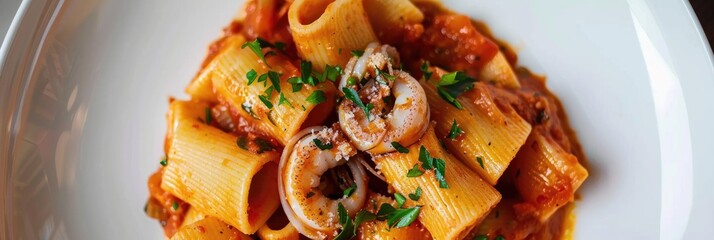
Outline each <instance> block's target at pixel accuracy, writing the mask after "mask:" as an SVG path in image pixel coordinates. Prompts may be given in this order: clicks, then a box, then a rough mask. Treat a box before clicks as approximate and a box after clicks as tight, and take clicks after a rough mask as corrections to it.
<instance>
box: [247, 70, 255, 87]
mask: <svg viewBox="0 0 714 240" xmlns="http://www.w3.org/2000/svg"><path fill="white" fill-rule="evenodd" d="M257 77H258V73H257V72H256V71H255V70H254V69H251V70H250V71H248V73H246V74H245V78H247V79H248V86H250V85H251V84H253V81H255V79H256V78H257Z"/></svg>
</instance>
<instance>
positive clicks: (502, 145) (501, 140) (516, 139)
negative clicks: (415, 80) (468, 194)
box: [422, 71, 531, 185]
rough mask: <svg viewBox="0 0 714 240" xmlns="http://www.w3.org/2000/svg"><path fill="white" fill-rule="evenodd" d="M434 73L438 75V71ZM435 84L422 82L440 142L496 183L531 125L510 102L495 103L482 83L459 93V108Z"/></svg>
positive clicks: (524, 140) (526, 136) (492, 183)
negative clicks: (441, 93) (440, 138)
mask: <svg viewBox="0 0 714 240" xmlns="http://www.w3.org/2000/svg"><path fill="white" fill-rule="evenodd" d="M436 72H437V75H438V73H439V72H441V71H436ZM437 85H438V83H434V82H427V81H423V82H422V86H423V87H424V91H425V92H426V95H427V97H428V98H429V105H430V107H431V111H432V118H433V120H434V121H436V131H437V133H438V135H439V136H440V137H442V138H445V139H444V140H443V142H444V144H445V145H446V146H447V147H448V148H449V150H451V151H450V152H451V153H452V154H454V155H455V156H457V157H458V158H459V159H460V160H461V161H462V162H464V163H466V164H467V165H468V166H469V167H471V169H472V170H473V171H476V172H477V173H479V175H481V177H483V178H484V180H486V181H487V182H489V183H490V184H491V185H496V182H497V181H498V179H499V178H500V177H501V175H503V173H504V172H505V171H506V168H507V167H508V165H509V164H510V162H511V160H513V158H514V157H515V156H516V153H518V150H519V149H520V148H521V146H523V144H524V143H525V142H526V139H527V138H528V134H529V133H530V132H531V125H530V124H529V123H528V122H527V121H526V120H524V119H523V118H521V117H520V116H519V115H518V113H516V111H515V110H514V109H513V108H512V107H511V106H510V105H507V104H498V103H497V102H496V99H495V98H494V95H493V94H492V93H491V91H489V89H488V88H489V87H488V86H487V85H485V84H482V83H476V84H475V87H474V89H473V90H471V91H468V92H466V93H464V94H463V95H462V97H461V100H460V104H461V105H462V106H463V107H462V109H459V108H457V107H455V106H452V105H451V104H450V103H449V102H447V101H444V100H443V99H442V98H441V96H440V95H439V93H438V87H437ZM454 128H458V129H459V130H453V129H454ZM450 134H451V135H452V136H451V137H449V136H448V135H450Z"/></svg>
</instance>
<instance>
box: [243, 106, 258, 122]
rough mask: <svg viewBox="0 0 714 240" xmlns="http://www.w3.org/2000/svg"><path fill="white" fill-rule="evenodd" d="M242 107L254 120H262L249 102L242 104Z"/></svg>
mask: <svg viewBox="0 0 714 240" xmlns="http://www.w3.org/2000/svg"><path fill="white" fill-rule="evenodd" d="M240 107H241V108H243V111H245V112H247V113H248V114H249V115H250V116H251V117H253V118H255V119H260V118H259V117H258V115H256V114H255V113H254V112H253V106H251V105H250V104H248V103H247V102H246V103H243V104H241V105H240Z"/></svg>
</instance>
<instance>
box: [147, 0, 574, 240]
mask: <svg viewBox="0 0 714 240" xmlns="http://www.w3.org/2000/svg"><path fill="white" fill-rule="evenodd" d="M516 62H517V56H516V54H515V53H514V52H513V51H511V50H510V49H509V48H508V47H507V45H505V44H504V43H501V42H499V41H498V40H497V39H495V38H494V37H493V36H492V34H491V33H490V32H489V31H488V28H487V27H486V26H485V25H484V24H482V23H480V22H477V21H474V20H472V19H470V18H469V17H467V16H464V15H461V14H458V13H455V12H452V11H449V10H447V9H444V8H443V7H441V5H439V4H438V3H435V2H432V1H424V0H422V1H409V0H390V1H383V0H284V1H282V0H253V1H248V2H247V3H246V5H245V8H244V11H242V12H241V13H239V14H237V16H236V17H235V19H234V20H233V21H232V22H231V23H230V25H229V26H227V27H226V28H225V29H224V33H223V35H222V36H221V37H220V38H219V39H217V40H216V41H215V42H213V43H212V44H211V45H210V47H209V49H208V54H207V56H206V58H205V60H204V61H203V63H202V64H201V66H200V70H199V71H198V73H197V74H196V76H195V77H194V79H193V80H192V81H191V82H190V84H189V85H188V86H187V88H186V93H187V94H188V95H189V98H188V100H178V99H173V98H171V99H170V100H169V102H170V104H169V111H168V114H167V123H168V130H167V133H166V139H165V144H164V152H165V156H164V157H163V158H162V159H161V161H160V166H159V169H158V171H156V172H155V173H154V174H153V175H152V176H150V177H149V180H148V188H149V199H148V201H147V203H146V207H145V209H144V210H145V212H146V214H147V215H148V216H149V217H151V218H155V219H157V220H159V222H160V223H161V225H162V226H163V229H164V233H165V235H166V237H167V238H170V239H304V238H309V239H352V238H356V239H509V240H510V239H556V238H568V237H569V234H570V233H571V231H572V224H573V221H574V216H573V214H572V209H573V207H574V205H573V204H574V203H573V202H574V200H575V199H576V198H577V195H576V191H577V189H578V188H579V187H580V185H581V184H582V183H583V182H584V181H585V179H586V178H587V176H588V172H587V170H586V168H585V167H584V165H585V164H584V160H585V157H584V156H583V154H582V151H581V149H580V146H579V144H578V141H577V139H576V137H575V134H574V131H573V130H572V129H571V128H570V127H569V125H568V122H567V118H566V116H565V113H564V112H563V110H562V107H561V105H560V102H559V101H558V99H557V98H556V97H555V96H554V95H553V94H551V92H550V91H549V90H548V89H547V88H546V87H545V79H544V78H543V77H539V76H537V75H534V74H531V73H530V72H529V71H528V70H527V69H525V68H523V67H519V66H518V65H517V64H516Z"/></svg>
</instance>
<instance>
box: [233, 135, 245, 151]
mask: <svg viewBox="0 0 714 240" xmlns="http://www.w3.org/2000/svg"><path fill="white" fill-rule="evenodd" d="M236 144H237V145H238V147H240V148H242V149H243V150H248V138H247V137H246V136H240V137H238V140H236Z"/></svg>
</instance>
